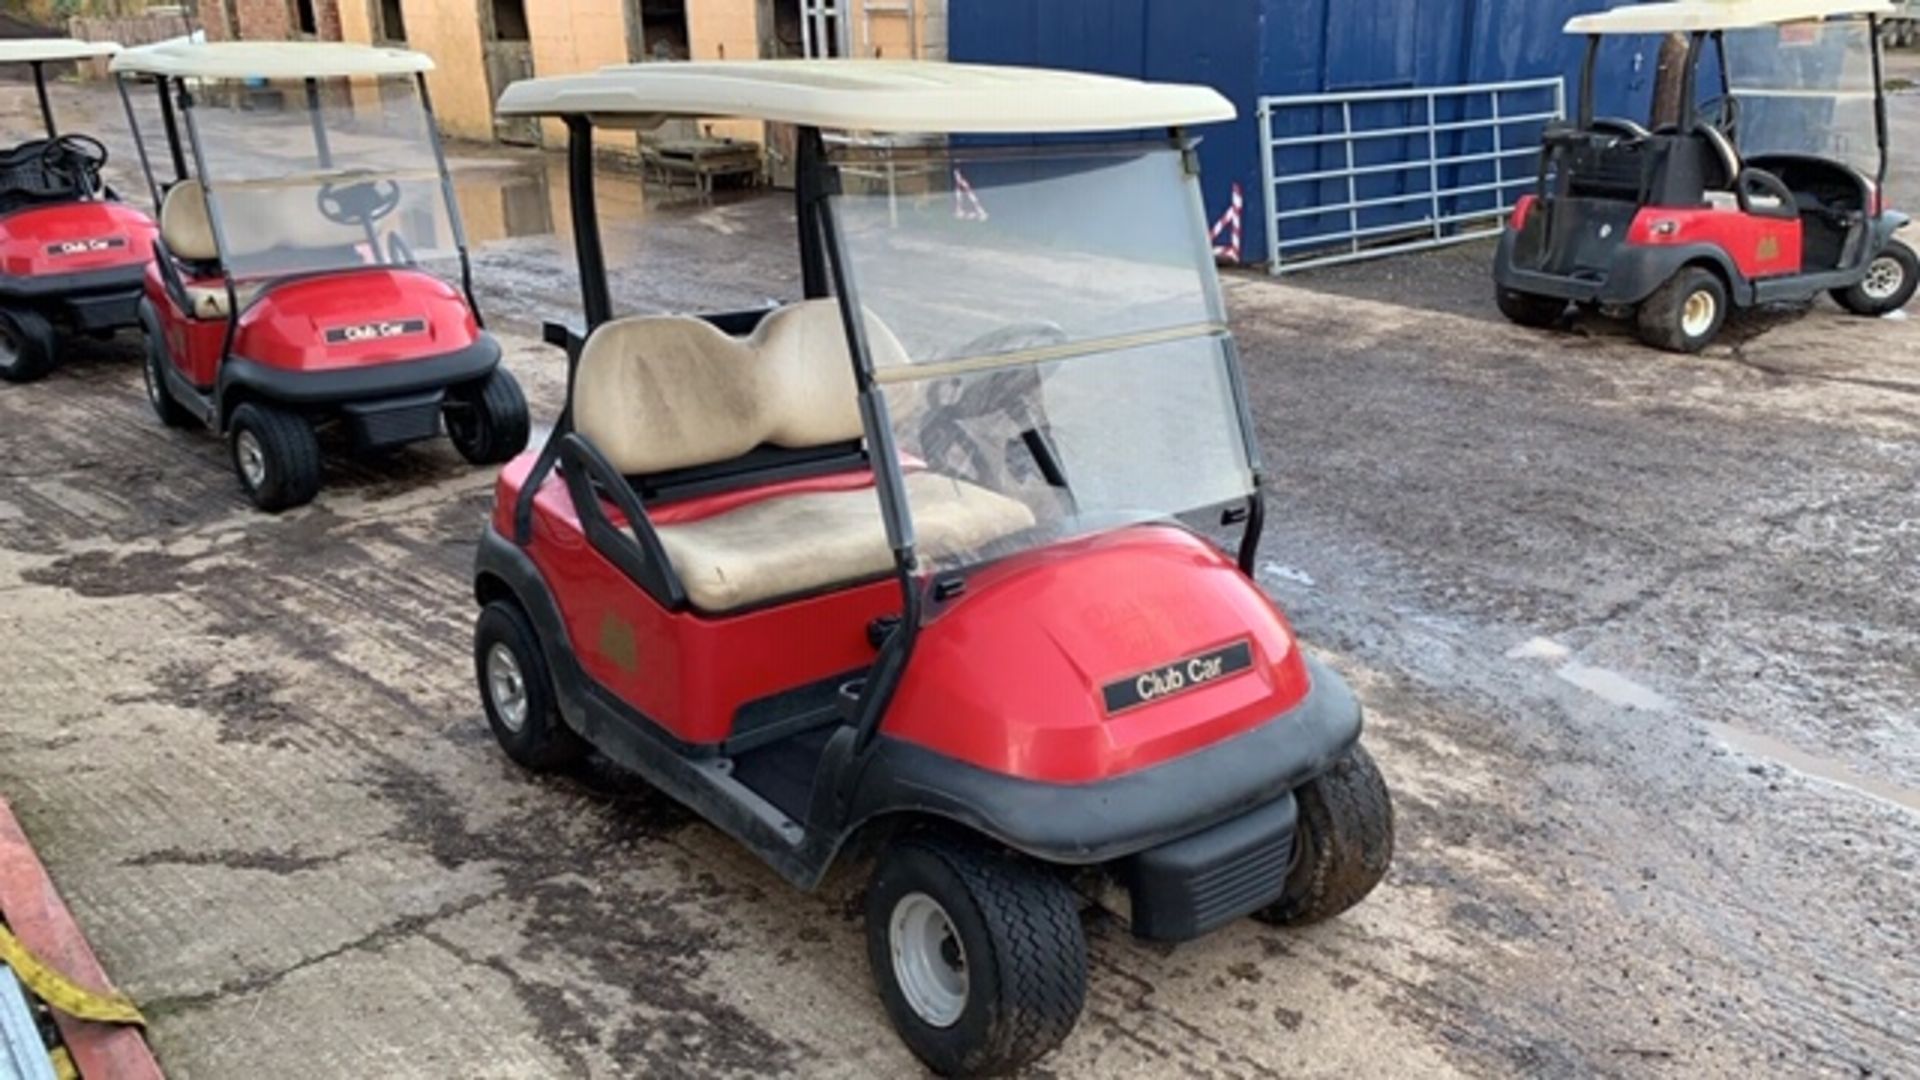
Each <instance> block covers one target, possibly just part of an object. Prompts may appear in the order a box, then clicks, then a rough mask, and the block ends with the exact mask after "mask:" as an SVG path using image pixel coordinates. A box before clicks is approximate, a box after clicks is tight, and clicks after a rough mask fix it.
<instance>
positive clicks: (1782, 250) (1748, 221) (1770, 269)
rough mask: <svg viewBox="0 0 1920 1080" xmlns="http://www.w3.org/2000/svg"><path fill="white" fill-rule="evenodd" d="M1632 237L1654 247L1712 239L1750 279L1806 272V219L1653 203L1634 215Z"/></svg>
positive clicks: (1629, 235)
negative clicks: (1803, 240) (1803, 264)
mask: <svg viewBox="0 0 1920 1080" xmlns="http://www.w3.org/2000/svg"><path fill="white" fill-rule="evenodd" d="M1627 243H1629V244H1642V245H1646V246H1650V247H1658V246H1662V245H1668V246H1671V245H1680V244H1707V245H1710V246H1712V247H1716V248H1719V249H1720V250H1721V251H1724V252H1726V253H1727V257H1728V258H1729V259H1732V260H1733V265H1734V266H1735V267H1737V268H1739V270H1740V272H1741V273H1742V274H1744V275H1746V277H1747V279H1748V280H1753V279H1756V278H1765V277H1779V276H1780V275H1782V274H1797V273H1799V272H1800V256H1801V251H1800V248H1801V237H1800V219H1799V218H1798V217H1792V218H1777V217H1762V216H1761V215H1759V214H1743V213H1741V212H1740V211H1739V210H1736V209H1724V210H1722V209H1714V208H1710V207H1692V208H1688V209H1670V208H1667V207H1659V206H1649V207H1646V208H1645V209H1643V210H1641V211H1640V212H1639V213H1638V214H1636V215H1634V218H1633V224H1632V225H1631V226H1629V227H1628V229H1627Z"/></svg>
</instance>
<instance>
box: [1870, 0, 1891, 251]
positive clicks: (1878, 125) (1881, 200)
mask: <svg viewBox="0 0 1920 1080" xmlns="http://www.w3.org/2000/svg"><path fill="white" fill-rule="evenodd" d="M1867 36H1868V37H1870V38H1871V39H1872V44H1871V45H1870V46H1869V47H1870V48H1872V49H1873V140H1874V143H1875V145H1876V146H1877V147H1878V149H1879V151H1880V169H1879V172H1878V173H1877V175H1875V177H1874V181H1873V191H1874V200H1873V206H1872V207H1871V208H1870V209H1872V211H1873V216H1874V217H1876V218H1877V217H1879V216H1880V214H1881V213H1882V212H1883V211H1884V210H1885V209H1886V208H1887V195H1886V192H1887V87H1886V83H1885V81H1884V79H1885V72H1884V71H1882V70H1881V68H1882V65H1883V63H1884V61H1883V60H1882V58H1881V55H1880V16H1878V15H1869V16H1867Z"/></svg>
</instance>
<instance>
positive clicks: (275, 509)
mask: <svg viewBox="0 0 1920 1080" xmlns="http://www.w3.org/2000/svg"><path fill="white" fill-rule="evenodd" d="M227 452H228V457H230V458H231V459H232V461H233V472H234V475H235V476H238V477H239V478H240V486H241V488H242V489H244V490H245V491H246V493H247V497H248V498H250V499H252V500H253V505H255V506H257V507H259V508H260V509H262V510H265V511H266V512H268V513H270V514H277V513H279V512H280V511H282V510H289V509H292V508H293V507H296V506H305V505H306V504H307V503H310V502H312V501H313V497H314V496H315V495H318V494H320V442H319V440H318V439H316V438H314V435H313V425H311V424H309V423H307V421H306V418H305V417H302V416H298V415H296V414H294V413H290V412H286V411H285V410H282V409H276V408H274V407H273V406H271V405H264V404H261V403H259V402H252V401H249V402H247V403H245V404H243V405H241V406H240V407H239V408H237V409H235V410H234V411H233V420H232V422H231V423H229V424H228V425H227ZM255 454H257V455H258V457H257V459H256V458H255V457H254V455H255Z"/></svg>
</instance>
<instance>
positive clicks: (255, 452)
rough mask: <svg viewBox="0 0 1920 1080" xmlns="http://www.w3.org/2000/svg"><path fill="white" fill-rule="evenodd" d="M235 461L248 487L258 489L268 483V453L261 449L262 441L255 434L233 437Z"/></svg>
mask: <svg viewBox="0 0 1920 1080" xmlns="http://www.w3.org/2000/svg"><path fill="white" fill-rule="evenodd" d="M233 459H234V461H235V462H237V463H238V464H239V466H240V479H242V480H245V481H246V482H247V486H248V487H250V488H256V489H257V488H259V487H260V486H261V485H263V484H265V483H266V482H267V452H266V451H265V450H262V449H261V448H260V439H259V437H258V436H256V435H254V433H253V432H251V431H242V432H241V433H240V434H238V435H235V436H234V437H233Z"/></svg>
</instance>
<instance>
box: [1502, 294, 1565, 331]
mask: <svg viewBox="0 0 1920 1080" xmlns="http://www.w3.org/2000/svg"><path fill="white" fill-rule="evenodd" d="M1494 301H1495V302H1496V303H1498V304H1499V305H1500V314H1502V315H1505V316H1506V317H1507V320H1508V321H1509V322H1514V323H1518V324H1519V325H1521V326H1531V327H1533V328H1534V329H1536V330H1547V329H1551V328H1553V327H1555V326H1558V325H1560V319H1561V317H1562V316H1564V315H1565V314H1566V313H1567V302H1566V301H1565V300H1561V299H1559V298H1558V297H1553V296H1540V295H1537V294H1535V293H1527V292H1521V291H1520V290H1518V289H1509V288H1507V287H1506V286H1504V285H1502V286H1497V287H1495V289H1494Z"/></svg>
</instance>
